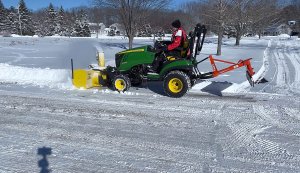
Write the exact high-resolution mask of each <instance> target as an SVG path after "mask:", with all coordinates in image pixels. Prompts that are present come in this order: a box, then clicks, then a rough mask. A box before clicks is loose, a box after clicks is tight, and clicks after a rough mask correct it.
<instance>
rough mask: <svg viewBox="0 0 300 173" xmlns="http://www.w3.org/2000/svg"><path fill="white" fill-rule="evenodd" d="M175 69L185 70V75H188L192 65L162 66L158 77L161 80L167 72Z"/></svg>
mask: <svg viewBox="0 0 300 173" xmlns="http://www.w3.org/2000/svg"><path fill="white" fill-rule="evenodd" d="M175 70H178V71H182V72H185V73H186V74H187V75H189V74H190V72H191V71H193V66H189V65H188V66H186V65H183V66H175V67H170V68H163V69H162V70H161V72H160V74H159V75H160V79H161V80H163V79H164V78H165V76H166V75H167V74H168V73H169V72H171V71H175Z"/></svg>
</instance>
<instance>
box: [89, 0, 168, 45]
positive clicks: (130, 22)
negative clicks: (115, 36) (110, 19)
mask: <svg viewBox="0 0 300 173" xmlns="http://www.w3.org/2000/svg"><path fill="white" fill-rule="evenodd" d="M169 2H170V0H94V3H95V5H96V6H98V7H109V8H113V9H116V10H117V12H118V13H117V14H118V19H119V21H120V23H121V24H122V25H123V27H124V28H125V32H126V35H127V37H128V39H129V48H132V44H133V39H134V37H135V34H136V32H137V31H138V30H139V29H140V27H142V26H144V25H145V24H147V18H149V16H150V15H151V13H153V12H155V10H158V9H161V8H164V7H165V6H166V5H168V4H169Z"/></svg>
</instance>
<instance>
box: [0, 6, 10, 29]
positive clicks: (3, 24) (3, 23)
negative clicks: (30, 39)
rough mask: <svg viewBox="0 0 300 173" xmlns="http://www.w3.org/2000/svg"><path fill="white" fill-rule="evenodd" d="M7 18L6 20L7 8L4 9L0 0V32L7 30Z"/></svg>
mask: <svg viewBox="0 0 300 173" xmlns="http://www.w3.org/2000/svg"><path fill="white" fill-rule="evenodd" d="M7 26H8V20H7V10H6V9H5V7H4V5H3V3H2V1H1V0H0V32H1V31H7V29H8V28H7Z"/></svg>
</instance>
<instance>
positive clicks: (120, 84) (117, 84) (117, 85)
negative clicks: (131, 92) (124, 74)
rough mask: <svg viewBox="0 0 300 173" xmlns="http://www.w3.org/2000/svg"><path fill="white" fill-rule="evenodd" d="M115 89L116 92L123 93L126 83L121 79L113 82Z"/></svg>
mask: <svg viewBox="0 0 300 173" xmlns="http://www.w3.org/2000/svg"><path fill="white" fill-rule="evenodd" d="M115 88H116V89H117V90H118V91H123V90H124V89H125V88H126V82H125V81H124V80H123V79H117V80H116V81H115Z"/></svg>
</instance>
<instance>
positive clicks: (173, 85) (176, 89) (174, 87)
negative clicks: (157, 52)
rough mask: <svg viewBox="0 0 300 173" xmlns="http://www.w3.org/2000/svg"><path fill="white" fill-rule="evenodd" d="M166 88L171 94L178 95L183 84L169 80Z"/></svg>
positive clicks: (174, 79) (177, 80) (176, 80)
mask: <svg viewBox="0 0 300 173" xmlns="http://www.w3.org/2000/svg"><path fill="white" fill-rule="evenodd" d="M168 86H169V89H170V91H171V92H172V93H179V92H180V91H181V90H182V89H183V83H182V81H181V80H180V79H178V78H173V79H171V80H170V81H169V84H168Z"/></svg>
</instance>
